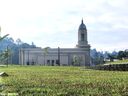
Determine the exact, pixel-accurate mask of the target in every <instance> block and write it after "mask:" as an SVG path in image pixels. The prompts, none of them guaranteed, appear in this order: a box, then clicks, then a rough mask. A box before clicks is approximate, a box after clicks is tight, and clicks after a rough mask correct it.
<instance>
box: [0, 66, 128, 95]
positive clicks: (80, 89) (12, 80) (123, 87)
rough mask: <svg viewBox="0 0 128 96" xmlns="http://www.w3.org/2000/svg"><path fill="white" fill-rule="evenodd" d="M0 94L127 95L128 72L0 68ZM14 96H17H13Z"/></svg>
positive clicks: (75, 68) (26, 67)
mask: <svg viewBox="0 0 128 96" xmlns="http://www.w3.org/2000/svg"><path fill="white" fill-rule="evenodd" d="M0 70H1V71H4V72H7V73H8V74H9V76H8V77H4V78H2V84H3V86H2V87H0V88H1V89H0V93H5V94H8V93H16V94H18V95H20V96H31V95H34V96H113V95H114V96H127V95H128V82H127V81H128V72H120V71H101V70H92V69H86V68H85V70H83V68H80V67H67V66H65V67H62V66H56V67H55V66H52V67H50V66H9V67H0ZM14 96H15V95H14Z"/></svg>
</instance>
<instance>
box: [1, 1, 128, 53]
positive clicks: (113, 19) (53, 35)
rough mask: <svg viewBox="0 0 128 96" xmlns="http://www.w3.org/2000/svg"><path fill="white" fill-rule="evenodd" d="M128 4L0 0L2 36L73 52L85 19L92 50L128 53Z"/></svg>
mask: <svg viewBox="0 0 128 96" xmlns="http://www.w3.org/2000/svg"><path fill="white" fill-rule="evenodd" d="M127 4H128V0H0V26H1V29H2V30H1V31H2V35H4V34H7V33H8V34H10V37H12V38H14V40H16V39H17V38H20V39H21V40H22V41H23V42H27V43H29V44H31V42H34V43H35V44H36V45H37V46H40V47H47V46H49V47H54V48H55V47H58V46H60V47H64V48H73V47H75V46H76V44H77V39H78V38H77V34H78V27H79V25H80V23H81V19H82V18H83V20H84V23H85V25H86V27H87V30H88V42H89V44H90V45H91V48H92V49H93V48H96V49H98V50H102V51H104V50H107V51H109V50H124V49H128V6H127Z"/></svg>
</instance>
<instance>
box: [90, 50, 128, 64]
mask: <svg viewBox="0 0 128 96" xmlns="http://www.w3.org/2000/svg"><path fill="white" fill-rule="evenodd" d="M90 55H91V61H92V64H94V65H97V64H104V63H106V62H109V61H110V62H113V61H114V60H122V59H128V49H126V50H124V51H122V50H121V51H112V52H108V51H105V52H103V51H97V50H96V49H92V50H91V52H90Z"/></svg>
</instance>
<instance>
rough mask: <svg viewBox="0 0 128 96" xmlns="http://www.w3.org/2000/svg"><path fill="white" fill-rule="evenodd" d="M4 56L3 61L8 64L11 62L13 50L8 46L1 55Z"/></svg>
mask: <svg viewBox="0 0 128 96" xmlns="http://www.w3.org/2000/svg"><path fill="white" fill-rule="evenodd" d="M0 56H1V57H2V61H3V62H4V63H6V64H7V66H8V63H9V57H10V56H11V50H10V49H9V48H8V47H7V49H6V50H5V51H3V52H2V54H1V55H0Z"/></svg>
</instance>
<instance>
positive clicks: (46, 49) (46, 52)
mask: <svg viewBox="0 0 128 96" xmlns="http://www.w3.org/2000/svg"><path fill="white" fill-rule="evenodd" d="M49 48H50V47H45V48H44V65H45V57H46V55H47V54H48V49H49Z"/></svg>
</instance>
